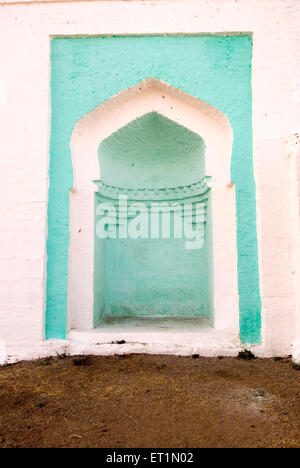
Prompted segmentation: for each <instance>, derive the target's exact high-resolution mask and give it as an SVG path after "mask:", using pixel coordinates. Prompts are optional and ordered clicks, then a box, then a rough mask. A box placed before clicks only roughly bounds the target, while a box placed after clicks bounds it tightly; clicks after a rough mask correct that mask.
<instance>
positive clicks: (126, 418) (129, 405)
mask: <svg viewBox="0 0 300 468" xmlns="http://www.w3.org/2000/svg"><path fill="white" fill-rule="evenodd" d="M299 392H300V371H297V370H296V369H294V368H293V366H292V363H291V361H290V360H288V359H284V360H274V359H265V360H262V359H255V360H249V361H248V360H243V359H237V358H235V359H234V358H223V359H220V358H219V359H218V358H198V357H197V356H195V357H194V358H193V357H175V356H151V355H131V356H111V357H88V358H65V357H57V358H55V359H46V360H40V361H35V362H23V363H19V364H16V365H13V366H6V367H2V368H0V447H1V448H5V447H36V448H37V447H108V448H118V447H127V448H131V447H133V448H143V447H153V448H173V447H178V448H196V447H300V398H299Z"/></svg>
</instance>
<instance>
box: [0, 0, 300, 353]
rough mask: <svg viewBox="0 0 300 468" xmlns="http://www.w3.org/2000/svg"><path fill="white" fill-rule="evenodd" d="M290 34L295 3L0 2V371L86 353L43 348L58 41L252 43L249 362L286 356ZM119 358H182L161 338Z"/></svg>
mask: <svg viewBox="0 0 300 468" xmlns="http://www.w3.org/2000/svg"><path fill="white" fill-rule="evenodd" d="M299 24H300V2H299V1H298V0H238V1H234V0H208V1H205V2H203V1H198V0H193V1H192V0H191V1H188V0H185V1H151V2H148V1H143V2H142V1H141V2H140V1H129V2H127V1H120V2H119V1H112V2H111V1H107V2H105V1H92V2H88V1H86V2H80V1H76V2H72V1H69V2H59V1H56V2H41V1H40V2H29V1H24V2H22V3H18V2H13V1H8V0H7V1H6V2H4V1H3V0H1V1H0V44H1V47H0V141H1V161H0V164H1V171H0V219H1V224H0V237H1V242H0V349H1V352H0V359H1V362H13V361H16V360H19V359H29V358H35V357H40V356H45V355H49V354H53V353H54V354H55V353H59V352H78V351H80V349H81V351H82V350H83V351H82V352H90V351H92V350H93V349H94V348H93V346H92V344H91V340H89V339H85V338H82V343H84V345H82V346H80V345H77V344H76V343H78V337H77V338H76V339H75V337H72V336H70V337H69V340H68V341H62V342H61V341H59V340H56V341H55V342H52V341H48V342H45V341H43V338H44V312H45V281H46V274H45V271H46V269H45V265H46V256H45V252H46V235H47V232H46V229H47V228H46V226H47V197H48V169H49V129H50V100H49V96H50V94H49V93H50V86H49V76H50V39H51V37H53V36H61V35H62V36H78V35H82V36H86V35H122V34H123V35H129V34H140V35H146V34H224V33H225V34H226V33H227V32H228V33H231V34H232V33H237V34H239V33H241V32H242V33H245V32H247V33H251V34H252V35H253V69H252V76H253V78H252V87H253V157H254V172H255V180H256V190H257V193H256V199H257V226H258V243H259V263H260V287H261V297H262V320H263V341H262V344H261V345H259V346H258V347H256V348H255V352H256V354H257V355H262V356H271V355H282V354H290V352H291V343H292V342H293V341H294V340H296V339H297V336H296V335H297V326H296V324H297V323H298V322H297V308H296V296H297V294H296V288H295V282H294V278H293V268H294V262H295V243H294V242H293V225H292V221H291V210H290V206H291V196H290V189H291V187H290V172H289V171H290V168H289V164H288V161H287V159H288V157H287V154H286V151H285V143H284V141H285V139H286V137H287V136H288V135H291V134H294V133H296V132H298V131H299V122H300V105H299V104H300V98H299V88H300V81H299V62H300V33H299ZM298 330H299V327H298ZM135 338H136V337H135ZM298 338H299V336H298ZM72 340H73V341H72ZM74 340H75V341H74ZM76 340H77V341H76ZM80 340H81V339H80ZM108 341H109V340H108ZM229 341H230V340H229ZM74 343H75V344H74ZM122 346H123V347H122V350H120V349H118V350H119V351H120V352H130V351H132V350H137V351H141V350H142V351H149V352H169V353H170V352H176V353H188V352H190V351H191V350H187V349H183V348H182V349H181V350H180V348H179V349H178V348H177V349H176V350H175V349H174V346H172V341H169V342H168V337H167V336H166V337H165V346H162V345H159V343H158V344H157V343H154V342H153V343H151V340H150V342H149V343H148V344H147V343H146V345H145V346H144V345H143V346H137V345H133V344H130V343H128V344H127V345H122ZM239 346H240V345H239V343H237V342H235V341H234V340H232V341H231V346H230V349H231V351H229V349H228V343H227V344H226V343H225V344H224V343H219V344H218V343H212V345H211V347H209V349H208V351H206V353H208V354H211V355H213V354H214V352H217V351H218V353H221V352H224V353H229V352H231V353H236V352H237V351H238V349H239ZM104 348H105V349H104ZM214 350H215V351H214ZM216 350H217V351H216ZM102 351H103V352H104V351H105V352H106V353H113V352H116V346H115V345H108V344H104V345H103V350H102Z"/></svg>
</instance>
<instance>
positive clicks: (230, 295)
mask: <svg viewBox="0 0 300 468" xmlns="http://www.w3.org/2000/svg"><path fill="white" fill-rule="evenodd" d="M149 112H157V113H159V114H161V115H163V116H164V117H166V118H168V119H170V120H172V121H174V122H176V123H178V124H179V125H182V126H184V127H186V128H187V129H189V130H191V131H192V132H194V133H196V134H198V135H200V136H201V137H202V138H203V140H204V141H205V145H206V153H205V158H206V174H207V175H208V176H211V182H210V184H209V185H210V186H211V188H212V190H211V194H212V229H213V251H214V309H215V323H214V326H215V328H216V329H218V330H231V331H232V332H234V333H236V334H238V332H239V326H238V324H239V310H238V287H237V249H236V219H235V192H234V184H233V183H231V180H230V163H231V151H232V141H233V133H232V128H231V125H230V122H229V120H228V119H227V117H226V116H225V115H224V114H223V113H222V112H220V111H219V110H218V109H216V108H215V107H213V106H211V105H210V104H208V103H206V102H204V101H201V100H199V99H197V98H195V97H193V96H191V95H189V94H187V93H185V92H183V91H182V90H180V89H176V88H174V87H173V86H171V85H169V84H168V83H165V82H163V81H160V80H157V79H156V78H149V79H145V80H144V81H142V82H140V83H138V84H136V85H135V86H133V87H131V88H128V89H126V90H123V91H121V92H120V93H118V94H117V95H116V96H113V97H112V98H110V99H109V100H108V101H107V102H105V103H103V104H101V105H100V106H98V107H97V108H96V109H95V110H93V111H91V112H90V113H88V114H87V115H85V116H84V117H83V118H82V119H80V120H79V121H78V122H77V124H76V125H75V127H74V131H73V134H72V138H71V154H72V163H73V171H74V184H73V189H72V190H71V191H70V247H69V286H68V317H69V328H76V329H91V328H92V327H93V302H94V292H93V289H94V288H93V279H94V194H95V190H96V186H95V184H94V183H93V181H95V180H96V181H97V180H100V175H101V168H100V167H99V163H98V157H97V152H98V148H99V145H100V143H101V141H103V140H104V139H105V138H107V137H108V136H110V135H111V134H112V133H114V132H116V131H117V130H119V129H120V128H122V127H124V126H125V125H127V124H128V123H130V122H132V121H133V120H135V119H137V118H139V117H141V116H143V115H145V114H147V113H149ZM187 163H188V161H187Z"/></svg>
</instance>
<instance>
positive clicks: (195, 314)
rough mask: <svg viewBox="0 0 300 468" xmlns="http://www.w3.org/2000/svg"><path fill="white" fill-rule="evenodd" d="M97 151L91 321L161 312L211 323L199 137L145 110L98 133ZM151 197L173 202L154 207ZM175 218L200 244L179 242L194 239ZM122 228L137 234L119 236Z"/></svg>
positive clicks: (142, 319) (140, 320)
mask: <svg viewBox="0 0 300 468" xmlns="http://www.w3.org/2000/svg"><path fill="white" fill-rule="evenodd" d="M98 157H99V163H100V168H101V181H98V182H96V183H97V185H98V191H97V192H96V194H95V260H94V261H95V265H94V325H98V326H99V325H100V326H104V325H107V326H113V325H114V324H116V323H118V324H120V323H124V324H125V325H128V326H133V325H134V326H139V325H140V326H146V327H147V326H149V327H150V328H151V327H152V326H154V325H156V326H157V325H158V324H160V325H159V326H162V320H165V319H166V318H168V321H169V320H171V321H172V323H173V322H174V320H175V321H176V323H177V324H178V323H181V324H182V325H183V326H184V327H186V326H187V328H193V326H196V325H197V324H199V323H201V324H202V323H203V324H209V323H210V324H211V323H212V321H213V305H212V304H213V280H212V232H211V216H210V191H209V188H208V187H207V184H206V178H205V144H204V141H203V139H202V138H201V137H200V136H199V135H197V134H195V133H193V132H191V131H190V130H188V129H186V128H185V127H183V126H181V125H178V124H177V123H175V122H173V121H171V120H169V119H167V118H166V117H163V116H161V115H160V114H158V113H155V112H151V113H149V114H146V115H144V116H142V117H140V118H138V119H136V120H134V121H132V122H130V123H129V124H128V125H126V126H124V127H123V128H121V129H120V130H118V131H117V132H115V133H113V134H112V135H110V136H109V137H108V138H107V139H105V140H104V141H102V143H101V144H100V146H99V151H98ZM120 196H121V197H123V198H122V200H125V196H126V202H127V207H128V208H129V207H131V211H132V212H130V211H129V212H128V211H127V209H125V205H124V202H123V201H122V202H121V205H120V203H119V200H120V198H119V197H120ZM133 203H135V204H136V203H138V204H140V203H142V204H143V208H141V205H135V206H134V207H133V206H132V204H133ZM158 203H159V204H161V203H164V204H165V205H164V206H165V207H166V206H168V207H170V205H172V206H173V207H176V208H174V209H173V208H171V211H169V208H168V209H163V213H162V212H160V213H156V214H155V215H154V214H153V212H154V211H155V209H154V210H153V204H158ZM105 204H106V206H109V207H110V208H109V210H108V209H106V210H105ZM151 206H152V214H151V213H150V207H151ZM156 206H157V205H156ZM161 206H162V205H161ZM134 208H135V210H134ZM143 210H144V211H145V212H143ZM168 211H169V214H168ZM134 212H135V214H134ZM114 214H116V218H115V217H114ZM136 216H137V217H136ZM164 216H165V218H163V217H164ZM163 219H164V220H165V221H166V220H168V219H169V220H170V223H169V229H170V236H168V232H167V231H163V228H162V223H163ZM178 219H181V222H182V227H183V229H182V232H183V234H184V226H185V225H187V226H188V227H189V228H190V230H189V236H190V235H191V234H193V235H194V238H196V235H197V236H198V235H199V236H200V237H201V240H202V242H201V248H195V244H194V247H193V248H186V247H187V243H188V242H190V244H189V245H191V243H192V240H193V239H192V238H191V239H188V238H187V236H186V235H183V236H181V238H180V237H179V236H178V232H177V234H175V232H174V227H175V223H177V224H176V226H178ZM126 225H127V228H126ZM99 226H100V228H101V229H99ZM130 226H131V228H130ZM133 227H135V229H134V230H133V229H132V228H133ZM128 228H129V231H130V229H132V230H131V231H130V232H129V234H130V233H131V234H132V232H133V231H134V233H135V237H136V236H137V235H138V232H139V233H140V237H138V238H132V236H130V235H127V238H122V235H123V237H125V235H124V232H125V231H124V229H126V232H127V234H128ZM175 231H176V229H175ZM196 231H198V234H196ZM99 232H100V236H102V237H103V238H99ZM120 233H122V234H121V235H120ZM153 233H155V235H156V237H154V238H153ZM199 245H200V244H199ZM170 323H171V322H170ZM174 323H175V322H174Z"/></svg>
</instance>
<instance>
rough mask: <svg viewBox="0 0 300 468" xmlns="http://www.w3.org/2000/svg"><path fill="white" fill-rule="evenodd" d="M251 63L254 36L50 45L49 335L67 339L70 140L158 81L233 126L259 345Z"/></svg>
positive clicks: (244, 265) (246, 309) (245, 287)
mask: <svg viewBox="0 0 300 468" xmlns="http://www.w3.org/2000/svg"><path fill="white" fill-rule="evenodd" d="M251 61H252V40H251V37H250V36H248V35H242V36H226V37H225V36H224V37H223V36H168V37H165V36H145V37H142V36H141V37H136V36H129V37H124V36H122V37H93V38H55V39H53V40H52V44H51V63H52V69H51V147H50V172H49V177H50V187H49V207H48V241H47V255H48V265H47V310H46V337H47V338H65V337H66V332H67V287H68V244H69V230H68V224H69V190H70V189H71V187H72V181H73V172H72V163H71V154H70V138H71V134H72V131H73V128H74V125H75V123H76V122H77V121H78V120H79V119H80V118H82V117H83V116H84V115H86V114H87V113H88V112H90V111H91V110H93V109H94V108H95V107H97V106H98V105H100V104H101V103H103V102H105V101H106V100H107V99H109V98H110V97H111V96H112V95H114V94H116V93H118V92H119V91H120V90H122V89H126V88H128V87H130V86H133V85H135V84H137V83H138V82H139V81H141V80H144V79H145V78H149V77H155V78H157V79H161V80H163V81H165V82H167V83H169V84H171V85H172V86H174V87H177V88H181V89H182V90H183V91H185V92H187V93H189V94H191V95H193V96H195V97H197V98H199V99H202V100H204V101H206V102H208V103H209V104H211V105H213V106H215V107H216V108H218V109H219V110H220V111H221V112H223V113H225V114H226V115H227V117H228V118H229V120H230V122H231V125H232V128H233V132H234V143H233V152H232V164H231V171H232V180H233V182H235V186H236V203H237V246H238V281H239V297H240V330H241V339H242V341H243V342H244V343H258V342H260V340H261V299H260V291H259V274H258V254H257V234H256V203H255V181H254V175H253V162H252V91H251Z"/></svg>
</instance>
